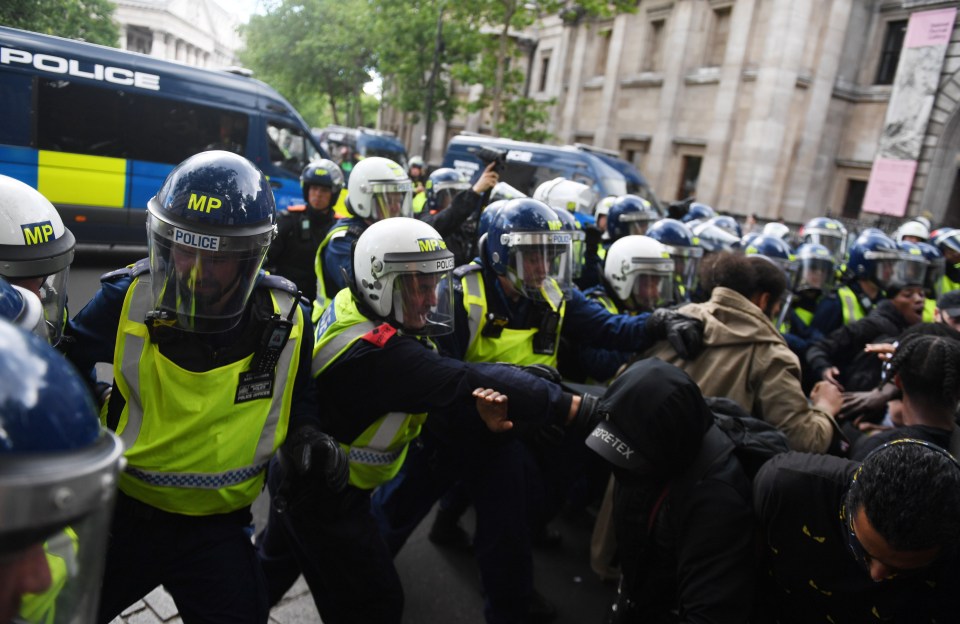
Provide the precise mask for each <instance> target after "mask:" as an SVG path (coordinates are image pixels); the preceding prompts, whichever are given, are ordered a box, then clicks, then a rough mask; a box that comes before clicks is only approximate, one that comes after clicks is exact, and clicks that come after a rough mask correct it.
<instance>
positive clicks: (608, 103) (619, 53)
mask: <svg viewBox="0 0 960 624" xmlns="http://www.w3.org/2000/svg"><path fill="white" fill-rule="evenodd" d="M627 17H628V16H627V15H626V14H624V13H621V14H620V15H617V17H616V19H614V21H613V32H612V33H611V34H610V48H609V50H608V51H607V66H606V67H605V68H604V70H603V72H604V74H603V96H602V97H601V98H600V101H601V106H602V107H603V108H602V110H601V113H600V120H599V123H598V125H597V133H596V135H594V137H593V144H594V145H596V146H598V147H608V148H612V149H618V148H619V146H618V145H617V137H616V136H613V129H614V128H615V127H616V121H617V120H616V116H617V109H618V108H619V106H618V102H619V99H620V98H619V95H620V60H621V59H622V58H623V38H624V36H625V33H626V31H627V28H626V27H627Z"/></svg>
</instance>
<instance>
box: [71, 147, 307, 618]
mask: <svg viewBox="0 0 960 624" xmlns="http://www.w3.org/2000/svg"><path fill="white" fill-rule="evenodd" d="M275 224H276V209H275V206H274V200H273V194H272V192H271V190H270V185H269V183H268V182H267V179H266V177H265V176H264V175H263V174H262V173H261V172H260V171H259V170H258V169H257V168H256V167H255V166H254V165H253V164H251V163H250V161H248V160H246V159H245V158H243V157H242V156H238V155H235V154H232V153H230V152H225V151H210V152H202V153H200V154H197V155H194V156H191V157H190V158H188V159H187V160H185V161H184V162H182V163H180V164H179V165H178V166H177V167H175V168H174V169H173V171H171V172H170V174H169V175H168V176H167V179H166V180H165V181H164V183H163V185H162V186H161V188H160V190H159V191H158V192H157V194H156V195H155V196H154V197H153V198H152V199H151V200H150V201H149V202H148V204H147V232H148V250H149V258H148V259H144V260H141V261H139V262H137V263H135V264H133V265H131V266H129V267H127V268H125V269H120V270H118V271H114V272H113V273H108V274H107V275H105V276H103V278H101V288H100V290H99V291H98V292H97V293H96V294H95V295H94V297H93V299H92V300H91V301H90V303H89V304H87V306H86V307H85V308H84V309H83V310H81V311H80V312H79V313H78V314H77V316H76V317H74V319H73V320H72V321H71V322H70V324H69V326H68V333H69V335H70V336H71V337H72V339H73V340H74V342H73V343H72V345H71V349H70V351H69V352H68V355H69V357H70V358H71V359H72V360H73V361H74V363H75V364H77V366H78V368H80V370H88V369H90V368H92V366H93V365H94V363H96V362H112V363H113V376H114V379H113V389H112V393H111V395H110V400H109V402H108V403H107V405H106V408H105V410H104V411H103V413H102V415H101V417H102V419H103V422H104V423H105V425H106V426H107V427H108V428H109V429H111V430H113V431H116V432H117V434H118V435H119V436H120V437H121V439H122V440H123V442H124V444H125V446H126V451H125V454H124V455H125V457H126V462H127V465H126V469H125V470H124V472H123V473H122V474H121V475H120V482H119V486H120V495H119V497H118V502H117V510H116V514H115V516H114V520H113V528H112V532H111V539H110V544H109V548H108V551H107V563H106V570H105V574H104V584H103V587H104V592H103V600H102V603H101V607H100V614H99V618H98V620H99V621H100V622H109V621H110V620H111V619H112V618H113V617H115V616H116V615H117V614H119V613H120V612H121V611H122V610H123V609H125V608H126V607H127V606H129V605H130V604H131V603H133V602H135V601H136V600H137V599H139V598H141V597H142V596H144V595H145V594H146V593H147V592H149V591H150V590H152V589H153V588H154V587H156V586H157V585H159V584H163V585H164V587H165V588H166V589H167V590H168V591H169V592H170V594H171V595H172V596H173V599H174V601H175V602H176V603H177V607H178V609H179V611H180V615H181V617H182V618H183V620H184V621H185V622H212V621H231V622H251V623H263V622H266V621H267V617H268V613H269V605H268V602H267V592H266V587H265V583H264V581H263V575H262V572H261V570H260V566H259V563H258V561H257V558H256V552H255V551H254V549H253V545H252V544H251V542H250V537H249V534H248V528H249V525H250V522H251V513H250V505H251V504H252V503H253V501H254V499H255V498H256V497H257V496H258V495H259V493H260V491H261V489H262V487H263V483H264V472H265V469H266V466H267V464H268V462H269V461H270V459H271V457H273V455H274V452H275V451H276V450H277V448H278V447H279V446H280V445H281V444H282V443H283V442H284V439H285V438H286V437H287V433H288V430H290V431H293V430H295V429H296V428H297V427H298V426H299V425H300V424H301V423H306V422H308V421H309V420H310V419H313V418H315V415H316V405H315V399H314V394H313V385H312V384H311V383H310V373H309V369H308V362H309V361H310V354H311V349H312V346H313V344H312V340H311V336H312V326H311V323H310V321H309V319H308V318H307V316H308V314H307V313H305V311H304V309H302V307H301V306H300V304H299V298H298V297H297V289H296V287H295V286H294V285H293V284H292V283H291V282H290V281H288V280H286V279H283V278H280V277H274V276H268V275H265V274H264V272H263V271H262V270H261V265H262V264H263V260H264V256H265V255H266V252H267V249H268V247H269V246H270V242H271V241H272V240H273V237H274V235H275V232H276V225H275Z"/></svg>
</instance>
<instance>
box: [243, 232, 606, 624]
mask: <svg viewBox="0 0 960 624" xmlns="http://www.w3.org/2000/svg"><path fill="white" fill-rule="evenodd" d="M452 270H453V254H452V253H451V252H450V251H449V250H447V249H446V246H445V244H444V242H443V240H442V239H441V238H440V236H439V234H438V233H437V231H436V230H434V229H433V228H432V227H430V226H429V225H427V224H426V223H423V222H422V221H420V220H417V219H408V218H396V219H388V220H384V221H379V222H377V223H374V224H373V225H371V226H370V227H369V228H367V229H366V230H365V231H364V232H363V233H362V234H361V235H360V237H359V239H358V240H357V243H356V247H355V251H354V255H353V271H352V274H353V276H354V278H353V280H354V281H353V282H352V283H351V285H350V288H349V289H343V290H341V291H340V292H339V293H338V294H337V296H336V297H335V299H334V301H333V303H332V304H331V305H330V306H329V307H328V308H327V309H326V311H325V312H324V314H323V316H322V317H321V320H320V322H319V324H318V325H317V340H316V345H315V347H314V354H313V373H314V378H315V382H316V387H317V392H318V394H319V395H320V396H323V397H325V409H324V412H323V414H322V420H323V429H324V430H325V431H329V432H331V433H332V434H333V435H334V436H335V437H336V438H337V440H338V441H339V442H340V445H341V447H342V448H343V450H344V451H345V452H346V453H347V457H348V459H349V484H348V485H347V487H346V488H345V489H343V490H341V491H337V488H336V487H331V486H330V484H329V483H319V484H318V483H315V482H310V481H305V480H302V479H297V475H296V473H293V472H292V471H290V470H289V469H287V468H286V467H284V466H283V465H281V464H280V463H279V462H275V464H276V465H275V466H274V467H272V468H271V476H270V488H271V494H272V502H271V509H270V520H269V522H268V524H267V529H266V531H265V532H264V533H263V534H262V535H260V537H259V538H258V546H259V549H260V553H261V558H262V560H263V561H264V570H265V571H266V573H267V576H268V581H269V583H270V586H271V600H272V601H273V602H276V601H278V600H279V599H280V598H281V597H282V596H283V594H284V593H285V591H286V590H287V589H288V588H289V586H290V584H292V583H293V581H294V580H296V577H297V574H298V573H299V572H300V571H302V572H303V574H304V577H305V578H306V580H307V583H308V585H309V586H310V590H311V592H312V594H313V597H314V600H315V601H316V604H317V609H318V611H319V612H320V615H321V617H322V618H323V620H324V621H325V622H331V623H338V624H339V623H343V622H357V623H364V624H369V623H378V622H399V621H400V618H401V614H402V609H403V591H402V587H401V585H400V581H399V579H398V578H397V574H396V570H395V569H394V567H393V564H392V560H391V559H392V554H393V553H392V552H391V550H390V549H389V548H388V547H387V545H386V544H385V543H384V542H383V540H382V538H381V537H380V533H379V532H378V529H377V525H376V524H375V523H374V520H373V518H372V517H371V515H370V493H371V491H372V490H373V489H374V488H377V487H379V486H382V485H383V484H385V483H387V482H388V481H390V480H391V479H393V478H394V476H395V475H396V474H397V473H398V471H399V470H400V468H401V465H402V464H403V462H404V459H405V457H406V456H407V454H408V452H412V451H411V450H410V448H409V447H410V443H411V441H413V440H414V439H415V438H416V437H417V436H418V435H419V434H420V431H421V427H422V426H423V423H424V421H425V420H427V414H426V413H427V412H430V413H431V416H430V420H433V419H434V418H451V419H454V420H457V421H462V422H463V424H464V426H466V427H467V428H468V429H469V430H470V431H471V432H472V433H473V434H475V435H476V436H477V437H478V438H480V439H485V436H484V431H483V430H482V426H481V424H480V419H478V418H476V411H475V409H474V404H475V399H474V398H473V396H474V394H473V393H474V391H475V390H476V389H478V388H481V389H492V390H495V391H499V392H502V393H505V394H508V395H509V400H510V411H511V413H514V411H515V412H516V414H517V415H518V417H522V415H530V416H532V417H535V418H539V419H540V420H546V421H550V422H553V423H557V424H566V423H570V424H581V423H582V427H581V428H584V427H586V426H587V424H586V423H587V422H589V421H590V420H591V418H594V417H595V414H594V413H593V407H594V406H595V402H596V401H595V399H593V400H592V401H591V400H590V399H589V398H588V399H584V400H581V398H580V397H576V396H572V395H570V394H567V393H564V392H562V391H561V389H560V388H559V386H556V385H553V384H549V383H547V382H545V381H543V380H542V379H539V378H537V377H534V376H532V375H530V374H527V373H526V372H524V371H522V370H520V369H517V368H511V367H507V366H503V365H497V364H467V363H464V362H462V361H459V360H454V359H451V358H447V357H443V356H441V355H439V354H438V353H437V351H436V347H435V345H434V344H433V342H432V341H431V339H432V338H435V337H437V336H440V335H443V334H447V333H449V332H451V331H453V313H452V310H451V306H452V303H453V294H452V289H451V287H450V286H451V285H450V283H449V280H450V276H451V273H452ZM483 404H484V403H483V402H481V406H482V405H483ZM439 412H442V414H438V413H439ZM584 430H585V429H584ZM488 435H489V434H488ZM489 443H490V444H494V445H495V446H496V448H497V449H498V450H497V453H498V454H502V455H510V449H513V448H514V445H515V444H516V442H515V441H513V442H511V440H506V441H504V442H502V443H500V442H499V441H497V442H492V441H491V442H489ZM475 444H476V443H475ZM471 449H472V446H471V445H468V446H464V447H459V448H457V449H450V450H451V451H452V452H454V453H455V454H456V455H457V457H458V458H459V462H460V463H459V464H458V466H459V467H460V468H461V472H462V471H463V470H464V469H465V470H467V472H468V474H471V473H472V474H480V473H486V472H487V471H490V470H495V469H496V468H497V466H501V469H502V470H503V472H500V473H498V475H499V477H500V478H502V479H504V480H512V481H514V482H516V481H517V479H516V478H515V474H516V473H515V472H514V473H511V472H510V471H509V470H506V468H513V469H516V466H515V465H509V466H506V467H503V465H502V464H495V465H494V464H487V463H481V462H480V461H479V460H477V459H472V455H474V454H475V453H474V452H473V451H472V450H471ZM483 457H485V456H483ZM465 467H466V468H465ZM273 468H276V470H274V469H273ZM468 478H469V477H468ZM428 509H429V507H428ZM485 511H486V510H485ZM505 516H506V512H496V515H495V514H489V515H487V514H485V515H484V516H483V517H484V519H486V518H491V519H493V520H492V522H491V524H490V525H489V527H485V529H486V530H488V531H491V532H495V533H496V534H497V535H502V536H511V537H512V536H515V535H516V534H517V533H519V532H521V531H522V530H523V528H522V526H520V525H517V524H516V523H513V524H511V523H508V522H501V521H500V518H502V517H505ZM291 554H293V558H291V556H290V555H291ZM291 559H293V560H291Z"/></svg>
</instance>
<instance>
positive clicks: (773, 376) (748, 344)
mask: <svg viewBox="0 0 960 624" xmlns="http://www.w3.org/2000/svg"><path fill="white" fill-rule="evenodd" d="M680 312H681V313H683V314H686V315H688V316H692V317H695V318H698V319H700V320H702V321H703V323H704V334H703V341H704V345H705V349H704V351H703V353H701V354H700V356H699V357H697V358H696V359H695V360H689V361H688V360H684V359H681V358H680V357H679V356H678V355H677V354H676V352H675V351H674V350H673V349H672V348H671V347H670V345H669V344H668V343H667V342H665V341H661V342H659V343H657V344H656V345H655V346H654V347H652V348H651V349H650V350H648V351H647V352H646V353H644V354H643V356H642V357H658V358H660V359H661V360H664V361H666V362H669V363H671V364H674V365H676V366H679V367H680V368H682V369H683V370H684V371H686V372H687V374H688V375H690V377H692V378H693V380H694V381H696V382H697V385H699V386H700V390H701V391H702V392H703V394H704V396H723V397H728V398H730V399H732V400H734V401H736V402H737V403H739V404H740V405H741V406H742V407H743V408H744V409H745V410H747V411H748V412H750V413H751V414H753V415H754V416H756V417H758V418H763V419H764V420H766V421H767V422H769V423H770V424H772V425H774V426H775V427H777V428H778V429H780V430H781V431H783V432H784V433H785V434H786V435H787V439H788V440H789V443H790V447H791V448H792V449H794V450H797V451H807V452H812V453H823V452H825V451H826V450H827V447H828V446H829V445H830V441H831V439H832V437H833V431H834V428H835V425H834V422H833V418H832V417H831V416H830V415H829V414H828V413H827V412H825V411H823V410H821V409H819V408H816V407H812V406H811V405H810V403H809V402H808V400H807V397H806V396H804V394H803V390H802V389H801V386H800V361H799V360H798V359H797V356H796V355H795V354H794V353H793V351H791V350H790V348H789V347H788V346H787V343H786V342H785V341H784V339H783V337H782V336H781V335H780V332H778V331H777V329H776V328H775V327H774V326H773V323H771V322H770V320H769V319H768V318H767V317H765V316H764V315H763V313H762V312H761V310H760V308H758V307H757V306H756V305H754V304H753V303H751V302H750V301H749V300H748V299H747V298H746V297H744V296H743V295H741V294H739V293H737V292H736V291H733V290H731V289H729V288H723V287H717V288H715V289H714V290H713V293H712V295H711V297H710V301H708V302H706V303H692V304H689V305H686V306H684V307H682V308H680Z"/></svg>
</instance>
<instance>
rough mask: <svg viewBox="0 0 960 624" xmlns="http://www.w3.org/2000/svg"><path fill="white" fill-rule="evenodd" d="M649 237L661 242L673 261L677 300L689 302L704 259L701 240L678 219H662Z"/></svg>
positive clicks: (648, 234)
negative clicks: (677, 291)
mask: <svg viewBox="0 0 960 624" xmlns="http://www.w3.org/2000/svg"><path fill="white" fill-rule="evenodd" d="M647 236H649V237H650V238H652V239H653V240H655V241H659V242H660V244H662V245H663V246H664V247H665V248H666V250H667V253H668V254H670V257H671V258H672V259H673V264H674V268H673V270H674V272H675V274H676V276H677V282H678V286H679V288H678V290H679V291H680V292H679V293H678V297H677V299H679V300H684V301H687V300H689V299H690V295H691V293H693V291H694V290H695V289H696V287H697V276H698V269H699V267H700V259H701V258H703V249H702V248H701V247H700V244H699V240H700V239H699V238H697V237H696V236H694V235H693V232H691V231H690V228H688V227H687V226H686V225H684V224H683V223H681V222H680V221H677V220H676V219H660V220H659V221H657V222H656V223H654V224H653V225H651V226H650V229H649V230H647Z"/></svg>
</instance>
